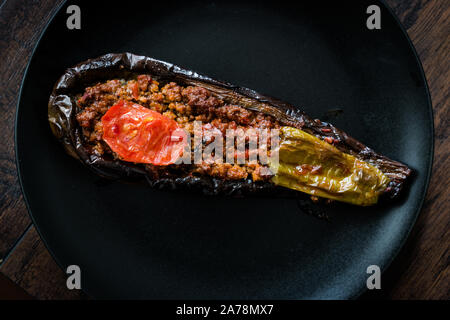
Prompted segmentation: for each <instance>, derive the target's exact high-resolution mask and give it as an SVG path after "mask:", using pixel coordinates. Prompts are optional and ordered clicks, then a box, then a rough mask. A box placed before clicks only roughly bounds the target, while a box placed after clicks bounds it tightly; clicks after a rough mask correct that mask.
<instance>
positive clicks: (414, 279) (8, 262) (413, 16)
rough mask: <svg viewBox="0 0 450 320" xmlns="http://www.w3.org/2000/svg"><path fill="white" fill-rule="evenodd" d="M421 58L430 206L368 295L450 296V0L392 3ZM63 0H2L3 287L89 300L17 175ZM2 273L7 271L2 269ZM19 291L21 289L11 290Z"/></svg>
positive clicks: (0, 217) (0, 224) (0, 153)
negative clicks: (35, 77)
mask: <svg viewBox="0 0 450 320" xmlns="http://www.w3.org/2000/svg"><path fill="white" fill-rule="evenodd" d="M387 2H388V3H389V5H390V6H391V8H392V9H393V10H394V12H395V13H396V14H397V16H398V17H399V19H400V21H401V22H402V23H403V25H404V27H405V28H406V30H407V32H408V34H409V36H410V38H411V40H412V42H413V43H414V46H415V47H416V50H417V52H418V54H419V56H420V59H421V61H422V64H423V67H424V70H425V74H426V77H427V80H428V84H429V87H430V91H431V97H432V102H433V110H434V125H435V155H434V165H433V175H432V178H431V183H430V187H429V190H428V194H427V197H426V201H425V204H424V207H423V210H422V212H421V214H420V216H419V218H418V220H417V223H416V225H415V226H414V229H413V231H412V233H411V235H410V237H409V239H408V241H407V243H406V245H405V247H404V248H403V249H402V251H401V252H400V254H399V256H398V257H397V258H396V259H395V261H394V262H393V264H392V265H391V266H390V268H389V269H388V270H387V271H386V272H385V274H384V275H383V278H382V290H378V291H377V290H375V291H370V292H367V293H366V294H364V295H363V296H362V299H378V298H383V299H450V292H449V289H450V270H449V244H450V232H449V226H450V216H449V211H448V210H449V208H450V206H449V192H448V186H449V184H450V168H449V166H448V164H449V162H448V161H447V159H448V156H449V151H450V144H449V139H448V137H449V119H450V115H449V105H448V104H449V100H448V98H449V83H450V81H449V80H450V73H449V52H450V51H449V50H450V48H449V43H450V2H449V1H448V0H422V1H419V0H409V1H406V0H405V1H394V0H388V1H387ZM60 3H61V0H40V1H27V0H3V1H1V0H0V79H1V89H2V90H1V91H0V136H1V137H2V140H1V142H0V272H1V273H2V274H3V275H4V276H6V277H7V278H9V279H10V280H12V282H10V281H8V280H4V277H1V278H0V286H3V288H4V287H6V286H10V285H11V283H15V284H17V285H18V286H19V287H21V288H22V289H23V290H24V291H26V292H27V293H28V294H30V295H31V296H32V297H34V298H37V299H85V298H86V295H84V294H83V293H81V292H79V291H69V290H67V289H66V286H65V283H66V280H65V274H64V272H63V271H62V270H61V269H60V268H59V267H58V266H57V265H56V263H55V262H54V261H53V259H52V257H51V256H50V254H49V253H48V251H47V250H46V248H45V246H44V245H43V243H42V241H41V239H40V238H39V235H38V234H37V232H36V229H35V227H34V226H33V224H32V223H31V220H30V218H29V216H28V214H27V210H26V207H25V203H24V201H23V198H22V194H21V191H20V186H19V182H18V178H17V174H16V166H15V158H14V157H15V155H14V117H15V109H16V103H17V97H18V91H19V87H20V83H21V80H22V77H23V73H24V69H25V67H26V64H27V62H28V59H29V58H30V56H31V52H32V50H33V48H34V46H35V44H36V41H37V39H38V37H39V35H40V33H41V32H42V30H43V28H44V26H45V24H46V22H47V21H48V19H49V18H50V17H51V15H52V14H53V12H55V10H56V8H57V6H58V4H60ZM0 276H1V275H0ZM8 292H9V293H10V296H14V297H17V295H19V296H20V295H22V294H23V292H22V291H21V290H20V288H19V289H18V288H15V289H11V290H10V291H7V290H6V292H5V290H0V299H1V298H2V296H3V297H5V295H7V294H8Z"/></svg>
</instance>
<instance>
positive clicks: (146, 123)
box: [101, 100, 187, 165]
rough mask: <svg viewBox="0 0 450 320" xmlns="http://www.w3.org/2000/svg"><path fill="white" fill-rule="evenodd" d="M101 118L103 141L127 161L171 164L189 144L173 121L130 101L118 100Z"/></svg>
mask: <svg viewBox="0 0 450 320" xmlns="http://www.w3.org/2000/svg"><path fill="white" fill-rule="evenodd" d="M101 121H102V125H103V140H104V141H105V142H106V143H107V144H108V146H109V147H110V148H111V149H112V150H113V151H114V152H115V153H117V154H118V155H119V157H120V159H121V160H124V161H129V162H136V163H151V164H154V165H168V164H171V163H174V162H175V161H176V160H177V159H178V158H179V157H180V156H181V155H182V153H183V150H184V147H185V145H186V143H187V142H186V133H185V132H184V130H183V129H181V128H180V127H179V126H178V124H177V123H176V122H175V121H174V120H172V119H169V118H168V117H166V116H163V115H162V114H160V113H158V112H156V111H153V110H150V109H147V108H145V107H143V106H141V105H139V104H136V103H132V102H129V101H123V100H121V101H119V102H118V103H117V104H115V105H114V106H112V107H111V108H110V109H109V110H108V112H106V113H105V114H104V116H103V117H102V120H101Z"/></svg>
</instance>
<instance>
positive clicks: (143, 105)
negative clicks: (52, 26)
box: [48, 53, 412, 205]
mask: <svg viewBox="0 0 450 320" xmlns="http://www.w3.org/2000/svg"><path fill="white" fill-rule="evenodd" d="M130 114H132V115H133V116H130ZM125 115H128V116H129V119H128V120H127V119H125V120H124V119H123V117H125ZM160 115H161V117H160ZM131 118H133V119H134V120H130V119H131ZM138 118H139V119H140V120H139V121H138V122H136V121H137V120H136V119H138ZM48 120H49V123H50V127H51V130H52V132H53V134H54V135H55V136H56V137H57V138H58V139H59V140H60V141H61V143H62V144H63V145H64V147H65V149H66V151H67V152H68V153H69V154H70V155H71V156H73V157H75V158H77V159H79V160H80V161H82V162H83V163H84V164H86V165H87V166H88V167H89V168H90V169H91V170H93V171H94V172H95V173H97V174H99V175H101V176H104V177H109V178H119V179H135V178H138V179H144V180H145V181H147V182H148V183H149V184H150V185H151V186H152V187H154V188H162V189H190V190H193V189H195V190H198V191H199V192H203V193H206V194H214V195H216V194H229V195H249V194H267V195H273V194H283V195H288V196H295V194H297V193H298V191H301V192H305V193H308V194H310V195H313V196H318V197H324V198H328V199H334V200H338V201H344V202H348V203H352V204H357V205H372V204H375V203H377V201H378V197H379V196H381V197H383V198H395V197H397V196H398V195H399V193H400V191H401V190H402V188H403V187H404V185H405V183H406V181H407V179H408V177H409V176H410V175H411V172H412V171H411V169H409V168H408V167H407V166H406V165H404V164H402V163H400V162H397V161H394V160H391V159H388V158H387V157H385V156H383V155H380V154H378V153H376V152H375V151H373V150H372V149H370V148H369V147H367V146H365V145H364V144H362V143H361V142H359V141H357V140H355V139H353V138H352V137H350V136H348V135H347V134H346V133H345V132H343V131H341V130H339V129H338V128H336V127H334V126H333V125H332V124H330V123H327V122H323V121H320V120H317V119H316V120H313V119H311V118H310V117H309V116H307V115H306V114H305V113H303V112H301V111H300V110H299V109H298V108H296V107H294V106H291V105H289V104H288V103H285V102H282V101H279V100H277V99H274V98H271V97H268V96H264V95H261V94H259V93H257V92H255V91H253V90H251V89H247V88H242V87H237V86H234V85H232V84H229V83H226V82H222V81H218V80H214V79H211V78H209V77H206V76H203V75H200V74H198V73H196V72H194V71H189V70H185V69H182V68H180V67H177V66H175V65H172V64H169V63H166V62H163V61H159V60H155V59H152V58H149V57H144V56H137V55H134V54H131V53H120V54H106V55H104V56H101V57H99V58H96V59H90V60H87V61H85V62H82V63H80V64H78V65H76V66H74V67H72V68H69V69H67V70H66V72H65V73H64V75H63V76H62V77H61V78H60V79H59V80H58V81H57V83H56V84H55V86H54V89H53V92H52V94H51V96H50V100H49V105H48ZM194 121H201V122H202V123H204V124H205V126H206V127H208V128H212V129H214V130H218V131H220V132H222V133H224V132H225V131H226V130H227V129H239V128H242V129H243V130H249V129H252V128H255V129H276V130H279V131H280V133H281V134H280V137H281V143H280V146H279V149H278V150H277V151H279V162H277V163H276V164H273V163H269V164H262V163H260V162H256V163H255V162H252V163H245V164H227V163H222V164H217V163H211V162H202V163H196V164H176V163H173V159H174V158H171V157H169V156H168V155H167V152H168V150H169V151H172V150H173V149H174V148H175V149H176V150H179V149H180V148H181V147H180V145H179V144H177V143H178V142H176V141H175V142H173V141H172V142H170V141H169V140H167V137H168V136H170V135H172V136H173V132H176V130H177V129H179V128H180V129H183V130H185V131H186V132H188V133H192V130H194V128H193V122H194ZM147 122H148V123H147ZM149 132H150V133H152V135H151V134H149ZM161 132H165V136H161V135H160V137H159V139H162V140H161V141H162V142H161V143H159V144H155V143H154V144H153V147H151V146H150V145H151V143H150V144H149V142H148V141H147V140H146V139H150V138H149V137H150V136H151V137H155V136H158V133H161ZM107 134H110V135H111V137H112V138H111V139H108V138H107ZM119 137H120V138H119ZM114 139H119V140H117V141H116V140H114ZM152 139H153V138H152ZM175 140H176V139H175ZM181 140H182V139H181ZM213 140H214V137H208V136H207V137H206V138H205V139H204V140H203V141H202V144H203V147H204V146H205V145H208V144H209V143H211V141H213ZM130 144H131V147H130ZM133 144H136V147H135V148H133V146H134V145H133ZM161 146H163V147H164V148H162V147H161ZM174 146H175V147H174ZM127 148H128V149H127ZM130 148H131V149H132V152H129V150H131V149H130ZM152 148H153V149H152ZM155 148H156V149H155ZM144 149H145V152H142V150H144ZM161 150H162V151H161ZM155 152H156V153H155ZM158 152H159V153H158ZM269 152H270V148H269ZM149 154H152V155H153V156H152V157H149V156H148V155H149ZM161 154H162V155H163V156H156V155H161ZM264 169H270V170H271V172H272V174H263V173H262V172H263V171H264ZM294 190H296V191H294Z"/></svg>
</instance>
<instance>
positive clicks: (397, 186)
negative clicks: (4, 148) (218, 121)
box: [48, 53, 412, 198]
mask: <svg viewBox="0 0 450 320" xmlns="http://www.w3.org/2000/svg"><path fill="white" fill-rule="evenodd" d="M142 73H148V74H150V75H151V76H152V77H153V78H155V79H156V80H158V81H162V82H164V81H166V82H169V81H174V82H176V83H178V84H180V85H183V86H189V85H191V86H201V87H204V88H206V89H208V90H210V91H211V92H212V93H213V94H214V95H216V96H217V97H218V98H220V99H222V100H224V101H226V102H227V103H231V104H238V105H240V106H242V107H245V108H247V109H249V110H253V111H259V112H262V113H265V114H268V115H271V116H273V117H275V118H276V119H277V120H278V121H279V122H280V124H282V125H286V126H291V127H295V128H298V129H302V130H304V131H306V132H308V133H310V134H312V135H314V136H316V137H318V138H320V139H322V140H323V139H324V138H326V137H332V138H334V139H335V146H336V147H337V148H338V149H339V150H341V151H342V152H345V153H348V154H351V155H354V156H355V157H357V158H359V159H361V160H363V161H366V162H368V163H370V164H372V165H373V166H375V167H377V168H378V169H380V170H381V171H382V172H383V173H384V174H385V175H386V176H387V177H388V178H389V179H390V183H389V185H388V187H387V188H386V190H385V192H384V194H383V198H395V197H397V196H398V195H399V194H400V191H401V190H402V188H403V187H404V185H405V183H406V181H407V179H408V177H409V176H410V175H411V174H412V170H411V169H410V168H408V167H407V166H406V165H404V164H402V163H400V162H398V161H394V160H391V159H389V158H387V157H385V156H383V155H380V154H378V153H376V152H375V151H374V150H372V149H370V148H369V147H367V146H365V145H364V144H363V143H361V142H359V141H357V140H356V139H354V138H352V137H350V136H349V135H347V134H346V133H345V132H343V131H342V130H340V129H338V128H336V127H334V126H333V125H332V124H330V123H327V122H321V121H318V120H313V119H312V118H310V117H309V116H308V115H306V114H305V113H304V112H302V111H301V110H299V109H298V108H296V107H295V106H292V105H290V104H288V103H285V102H282V101H280V100H278V99H275V98H272V97H268V96H265V95H262V94H260V93H257V92H255V91H253V90H251V89H248V88H242V87H238V86H235V85H232V84H230V83H227V82H223V81H219V80H214V79H211V78H209V77H207V76H204V75H201V74H198V73H197V72H194V71H190V70H186V69H183V68H180V67H178V66H176V65H173V64H170V63H167V62H163V61H159V60H156V59H153V58H149V57H145V56H138V55H134V54H131V53H110V54H105V55H103V56H100V57H98V58H95V59H89V60H87V61H85V62H81V63H79V64H77V65H75V66H74V67H72V68H69V69H67V70H66V71H65V73H64V74H63V75H62V76H61V77H60V78H59V80H58V81H57V82H56V84H55V86H54V88H53V91H52V93H51V95H50V100H49V104H48V119H49V123H50V128H51V130H52V132H53V134H54V135H55V136H56V138H57V139H58V140H59V141H60V142H61V143H62V144H63V145H64V147H65V149H66V151H67V152H68V153H69V154H70V155H71V156H73V157H75V158H77V159H79V160H80V161H81V162H83V163H84V164H85V165H87V167H88V168H90V169H91V170H93V171H94V172H95V173H96V174H99V175H101V176H103V177H107V178H112V179H126V180H129V179H142V178H145V179H146V180H147V181H148V182H149V184H150V185H151V186H152V187H155V188H161V189H198V190H201V191H202V192H203V193H206V194H233V195H247V194H267V195H269V194H280V193H281V194H286V195H289V194H295V193H298V192H293V191H291V190H287V189H285V188H281V187H277V186H275V185H274V184H272V183H270V182H253V181H252V180H250V179H249V180H245V181H233V180H223V179H217V178H211V177H194V176H191V175H189V174H174V175H170V174H167V175H164V177H160V176H155V175H153V174H151V173H150V172H149V171H148V170H146V169H145V167H144V166H143V165H139V164H133V163H129V162H124V161H119V160H114V159H111V158H109V157H108V156H96V155H93V154H90V153H89V152H88V150H87V149H86V148H85V146H84V144H83V137H82V132H81V128H80V127H79V125H78V123H77V121H76V119H75V115H76V114H77V112H78V111H79V110H78V106H77V103H76V98H75V96H76V95H77V94H80V93H81V92H83V91H84V89H85V88H86V87H87V86H90V85H92V84H95V83H97V82H101V81H106V80H110V79H113V78H129V77H131V76H132V75H135V74H142ZM322 129H325V131H323V130H322Z"/></svg>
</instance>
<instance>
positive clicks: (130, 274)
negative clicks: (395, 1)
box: [16, 0, 433, 299]
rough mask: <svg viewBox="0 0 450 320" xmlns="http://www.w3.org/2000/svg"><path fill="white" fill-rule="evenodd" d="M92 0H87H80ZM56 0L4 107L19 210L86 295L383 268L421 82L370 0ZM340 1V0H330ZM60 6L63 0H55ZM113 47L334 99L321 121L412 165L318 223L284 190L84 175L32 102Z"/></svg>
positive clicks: (423, 138)
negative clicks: (12, 111)
mask: <svg viewBox="0 0 450 320" xmlns="http://www.w3.org/2000/svg"><path fill="white" fill-rule="evenodd" d="M94 3H95V4H94ZM146 3H147V5H144V4H138V3H134V2H129V3H127V4H125V7H123V6H121V7H117V6H115V5H114V6H113V5H100V4H99V3H98V2H97V1H95V2H94V1H90V2H89V3H88V2H86V3H82V4H80V8H81V30H68V29H67V28H66V19H67V17H68V14H66V6H67V5H64V6H63V7H62V8H61V9H60V10H59V13H58V14H57V15H56V16H55V17H54V19H53V20H52V21H51V23H50V24H49V26H48V28H47V30H46V31H45V33H44V35H43V36H42V38H41V40H40V41H39V44H38V46H37V49H36V50H35V52H34V55H33V58H32V60H31V62H30V65H29V68H28V71H27V73H26V77H25V80H24V83H23V86H22V92H21V98H20V103H19V107H18V113H17V123H16V130H17V132H16V146H17V161H18V168H19V173H20V180H21V183H22V187H23V192H24V195H25V198H26V201H27V204H28V208H29V211H30V214H31V216H32V218H33V221H34V222H35V225H36V226H37V228H38V230H39V232H40V234H41V236H42V238H43V239H44V241H45V243H46V245H47V246H48V248H49V250H50V251H51V252H52V254H53V255H54V256H55V258H56V260H57V261H58V263H59V264H60V265H61V266H62V267H64V268H65V267H66V266H68V265H72V264H76V265H79V266H80V267H81V270H82V286H83V288H84V289H85V290H86V291H87V292H88V293H89V294H91V295H92V296H94V297H97V298H160V299H164V298H209V299H215V298H251V299H252V298H261V299H262V298H273V299H281V298H286V299H291V298H293V299H298V298H352V297H356V296H358V294H359V293H361V292H362V290H363V289H364V288H365V286H366V279H367V277H368V275H367V273H366V269H367V267H368V266H369V265H378V266H380V267H381V268H382V269H383V270H384V269H385V268H386V267H387V266H388V265H389V263H390V262H391V260H392V259H393V258H394V256H395V255H396V254H397V252H398V251H399V249H400V247H401V245H402V244H403V243H404V241H405V239H406V237H407V235H408V233H409V230H410V229H411V227H412V225H413V224H414V221H415V219H416V217H417V214H418V212H419V210H420V208H421V205H422V202H423V199H424V196H425V192H426V188H427V184H428V177H429V174H430V168H431V161H432V160H431V159H432V151H433V120H432V111H431V106H430V100H429V95H428V91H427V86H426V82H425V79H424V75H423V72H422V69H421V66H420V63H419V61H418V59H417V57H416V55H415V52H414V49H413V48H412V46H411V43H410V42H409V40H408V38H407V36H406V34H405V33H404V31H403V30H402V28H401V27H400V26H399V24H398V22H397V20H396V19H395V18H394V17H393V16H392V14H391V13H390V11H389V10H388V9H387V8H386V7H385V6H384V5H383V4H381V3H379V6H380V7H381V19H382V21H381V22H382V28H381V30H368V29H367V28H366V19H367V17H368V15H367V14H366V8H367V6H369V5H370V4H373V3H374V1H373V0H371V1H369V2H366V1H358V2H357V3H355V4H353V5H347V6H343V5H342V2H340V4H339V6H337V5H331V4H327V3H323V2H321V4H320V5H317V6H314V5H311V4H308V5H307V4H292V3H290V4H289V3H288V2H286V3H282V2H280V1H274V2H268V3H265V2H258V3H252V2H245V1H244V2H243V1H239V2H233V1H227V2H208V3H205V2H200V3H199V2H189V3H186V2H184V3H179V4H172V2H170V4H167V2H164V1H163V2H161V1H159V2H154V1H151V2H150V1H147V2H146ZM345 3H348V2H345ZM70 4H74V3H72V2H71V3H70ZM124 51H129V52H133V53H135V54H141V55H147V56H150V57H154V58H157V59H161V60H165V61H168V62H171V63H175V64H178V65H180V66H183V67H185V68H187V69H193V70H196V71H198V72H201V73H204V74H206V75H209V76H211V77H213V78H218V79H223V80H227V81H229V82H231V83H234V84H237V85H241V86H245V87H249V88H252V89H255V90H257V91H259V92H262V93H267V94H269V95H272V96H275V97H277V98H280V99H281V100H285V101H288V102H290V103H292V104H294V105H298V106H300V107H301V108H303V109H304V110H305V111H306V112H307V113H309V114H310V115H312V116H313V117H319V118H320V117H323V116H327V117H329V113H327V111H329V110H333V109H342V110H344V112H343V113H342V114H340V115H339V116H338V117H334V118H333V119H331V122H333V123H334V124H335V125H336V126H337V127H340V128H342V129H344V130H345V131H347V132H348V133H349V134H351V135H352V136H354V137H356V138H357V139H359V140H361V141H362V142H364V143H366V144H367V145H369V146H371V147H372V148H374V149H375V150H377V151H378V152H380V153H382V154H384V155H386V156H388V157H390V158H392V159H396V160H400V161H402V162H404V163H406V164H408V165H409V166H410V167H411V168H413V169H414V170H415V176H414V178H413V179H412V180H411V181H410V188H409V190H408V191H407V192H406V193H405V196H404V197H402V198H401V199H399V200H398V201H397V202H395V203H393V204H389V205H384V206H375V207H371V208H362V207H356V206H350V205H344V204H336V205H333V206H330V207H329V208H328V209H327V211H328V214H329V215H330V216H331V218H330V221H326V220H321V219H318V218H316V217H314V216H310V215H307V214H305V213H303V212H301V211H300V209H299V207H298V206H297V203H296V201H295V200H291V199H276V198H240V199H236V198H226V197H206V196H202V195H198V194H183V193H177V192H162V191H156V190H152V189H150V188H148V187H146V186H143V185H132V184H124V183H120V182H111V181H105V180H102V179H100V178H99V177H97V176H95V175H94V174H92V173H91V172H90V171H89V170H87V168H85V167H83V166H82V165H81V164H80V163H79V162H77V161H76V160H74V159H72V158H71V157H70V156H68V155H67V154H66V153H65V152H64V150H63V148H62V146H61V145H60V144H59V143H58V142H57V141H56V140H55V139H54V138H53V136H52V135H51V132H50V129H49V126H48V123H47V102H48V97H49V94H50V92H51V90H52V86H53V84H54V83H55V81H56V80H57V79H58V77H59V76H60V75H61V74H62V73H63V72H64V70H65V68H67V67H69V66H72V65H74V64H76V63H78V62H80V61H84V60H86V59H88V58H91V57H97V56H99V55H102V54H104V53H108V52H124Z"/></svg>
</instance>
